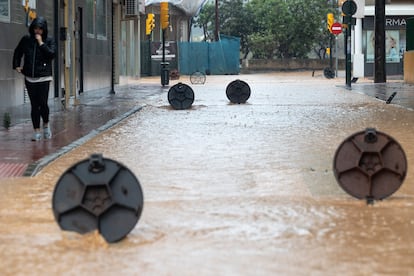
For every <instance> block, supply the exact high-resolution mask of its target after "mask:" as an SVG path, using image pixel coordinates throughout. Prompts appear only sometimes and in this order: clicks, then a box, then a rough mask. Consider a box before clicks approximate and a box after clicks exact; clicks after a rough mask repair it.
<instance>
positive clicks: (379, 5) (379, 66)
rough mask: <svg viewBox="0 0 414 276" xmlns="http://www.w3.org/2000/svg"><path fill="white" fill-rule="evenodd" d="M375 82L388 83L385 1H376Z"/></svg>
mask: <svg viewBox="0 0 414 276" xmlns="http://www.w3.org/2000/svg"><path fill="white" fill-rule="evenodd" d="M374 60H375V63H374V82H375V83H383V82H387V77H386V74H385V0H375V57H374Z"/></svg>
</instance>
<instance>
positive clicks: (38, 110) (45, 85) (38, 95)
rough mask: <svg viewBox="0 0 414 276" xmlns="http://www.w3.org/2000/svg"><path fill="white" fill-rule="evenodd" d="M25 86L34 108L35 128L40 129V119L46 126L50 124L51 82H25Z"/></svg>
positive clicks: (33, 120)
mask: <svg viewBox="0 0 414 276" xmlns="http://www.w3.org/2000/svg"><path fill="white" fill-rule="evenodd" d="M25 84H26V88H27V93H28V94H29V98H30V104H31V106H32V111H31V117H32V123H33V128H34V129H36V128H40V118H42V120H43V123H44V124H46V123H49V106H48V105H47V101H48V99H49V86H50V81H45V82H28V81H25Z"/></svg>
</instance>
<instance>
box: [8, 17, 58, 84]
mask: <svg viewBox="0 0 414 276" xmlns="http://www.w3.org/2000/svg"><path fill="white" fill-rule="evenodd" d="M35 27H39V28H41V29H42V30H43V34H42V38H43V39H42V40H43V44H42V45H41V46H39V44H38V43H37V41H36V39H35V33H34V29H35ZM47 34H48V30H47V22H46V19H45V18H43V17H37V18H35V19H34V20H33V22H32V24H30V27H29V34H28V35H25V36H23V37H22V39H21V40H20V42H19V44H18V45H17V47H16V49H15V50H14V54H13V69H16V67H20V66H21V65H20V64H21V60H22V57H23V56H24V61H23V70H22V73H23V74H24V75H25V76H27V77H32V78H39V77H48V76H52V60H53V58H54V57H55V51H56V44H55V41H54V40H53V39H52V38H50V37H48V35H47Z"/></svg>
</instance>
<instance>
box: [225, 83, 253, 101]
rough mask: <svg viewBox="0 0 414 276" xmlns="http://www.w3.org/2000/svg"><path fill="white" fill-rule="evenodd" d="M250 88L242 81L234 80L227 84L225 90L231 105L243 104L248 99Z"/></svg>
mask: <svg viewBox="0 0 414 276" xmlns="http://www.w3.org/2000/svg"><path fill="white" fill-rule="evenodd" d="M250 93H251V91H250V87H249V85H248V84H247V83H246V82H244V81H242V80H235V81H232V82H231V83H229V85H228V86H227V88H226V95H227V98H228V99H229V100H230V102H232V103H237V104H241V103H245V102H246V101H247V100H248V99H249V98H250Z"/></svg>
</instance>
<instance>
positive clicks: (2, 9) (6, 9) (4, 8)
mask: <svg viewBox="0 0 414 276" xmlns="http://www.w3.org/2000/svg"><path fill="white" fill-rule="evenodd" d="M0 21H3V22H10V0H0Z"/></svg>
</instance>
